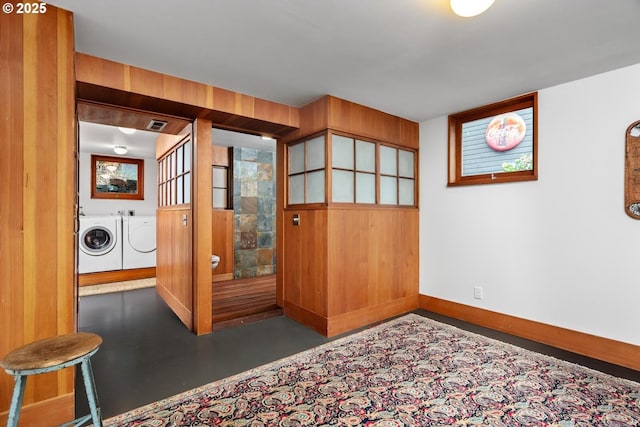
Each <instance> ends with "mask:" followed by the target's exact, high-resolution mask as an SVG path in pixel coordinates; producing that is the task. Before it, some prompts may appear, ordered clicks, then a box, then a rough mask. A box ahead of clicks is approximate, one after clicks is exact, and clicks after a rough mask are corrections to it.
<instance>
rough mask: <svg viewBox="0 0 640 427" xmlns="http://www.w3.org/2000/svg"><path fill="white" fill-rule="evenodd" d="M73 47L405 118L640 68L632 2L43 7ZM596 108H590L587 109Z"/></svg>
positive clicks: (193, 0) (217, 0) (141, 1)
mask: <svg viewBox="0 0 640 427" xmlns="http://www.w3.org/2000/svg"><path fill="white" fill-rule="evenodd" d="M53 3H54V4H55V5H57V6H59V7H62V8H65V9H68V10H71V11H73V12H74V16H75V27H76V41H75V46H76V50H77V51H79V52H83V53H87V54H90V55H95V56H99V57H102V58H106V59H111V60H115V61H118V62H122V63H126V64H131V65H135V66H139V67H142V68H146V69H150V70H155V71H158V72H162V73H166V74H170V75H174V76H179V77H182V78H186V79H190V80H195V81H199V82H203V83H207V84H210V85H213V86H218V87H222V88H225V89H229V90H233V91H237V92H241V93H245V94H248V95H252V96H256V97H259V98H264V99H268V100H271V101H276V102H281V103H284V104H288V105H292V106H298V107H299V106H302V105H304V104H306V103H308V102H310V101H313V100H314V99H316V98H317V97H319V96H321V95H324V94H330V95H334V96H337V97H339V98H343V99H347V100H350V101H354V102H357V103H360V104H364V105H367V106H370V107H373V108H377V109H380V110H382V111H386V112H388V113H391V114H395V115H398V116H401V117H404V118H407V119H411V120H415V121H424V120H426V119H429V118H433V117H437V116H441V115H446V114H450V113H453V112H457V111H461V110H466V109H469V108H472V107H476V106H480V105H483V104H486V103H490V102H493V101H497V100H501V99H505V98H508V97H511V96H515V95H518V94H522V93H526V92H529V91H532V90H536V89H542V88H546V87H550V86H553V85H556V84H559V83H563V82H566V81H570V80H576V79H579V78H582V77H586V76H589V75H594V74H598V73H601V72H605V71H609V70H612V69H616V68H621V67H624V66H627V65H632V64H637V63H640V43H639V41H640V23H639V17H640V1H639V0H608V1H605V0H496V1H495V3H494V5H493V6H492V7H491V8H490V9H489V10H488V11H487V12H486V13H484V14H482V15H480V16H478V17H474V18H460V17H457V16H455V15H453V13H452V12H451V11H450V9H449V7H448V0H180V1H178V0H164V1H158V0H136V1H131V0H110V1H104V0H53ZM594 101H597V100H594Z"/></svg>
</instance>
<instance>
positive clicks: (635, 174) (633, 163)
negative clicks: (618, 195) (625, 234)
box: [624, 121, 640, 219]
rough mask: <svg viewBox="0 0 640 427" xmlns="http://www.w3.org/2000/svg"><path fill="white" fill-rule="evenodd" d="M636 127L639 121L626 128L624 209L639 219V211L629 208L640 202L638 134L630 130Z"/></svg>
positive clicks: (639, 148)
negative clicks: (633, 133)
mask: <svg viewBox="0 0 640 427" xmlns="http://www.w3.org/2000/svg"><path fill="white" fill-rule="evenodd" d="M637 127H640V121H636V122H633V123H631V124H630V125H629V127H628V128H627V133H626V144H625V148H626V149H625V155H624V210H625V212H626V213H627V215H629V216H630V217H631V218H633V219H640V213H638V211H637V210H635V209H634V210H633V211H632V210H631V207H632V206H633V205H637V204H640V136H632V135H631V130H633V129H634V128H637ZM636 207H637V206H636Z"/></svg>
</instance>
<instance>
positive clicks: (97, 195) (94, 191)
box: [91, 154, 144, 200]
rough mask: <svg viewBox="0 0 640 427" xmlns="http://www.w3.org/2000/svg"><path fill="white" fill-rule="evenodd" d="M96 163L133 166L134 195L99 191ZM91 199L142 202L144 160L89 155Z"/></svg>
mask: <svg viewBox="0 0 640 427" xmlns="http://www.w3.org/2000/svg"><path fill="white" fill-rule="evenodd" d="M98 162H108V163H114V164H125V165H135V166H136V167H137V171H136V174H137V177H136V179H137V181H136V190H137V191H136V192H135V193H120V192H116V191H99V190H98V185H97V182H98V180H97V173H98V170H99V168H98ZM91 198H92V199H117V200H123V199H124V200H144V160H143V159H132V158H128V157H114V156H102V155H97V154H92V155H91Z"/></svg>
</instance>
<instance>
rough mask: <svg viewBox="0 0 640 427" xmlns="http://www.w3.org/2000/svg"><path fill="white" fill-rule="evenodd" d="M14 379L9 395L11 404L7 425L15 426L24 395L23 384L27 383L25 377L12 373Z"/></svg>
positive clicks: (8, 426)
mask: <svg viewBox="0 0 640 427" xmlns="http://www.w3.org/2000/svg"><path fill="white" fill-rule="evenodd" d="M13 377H14V378H15V380H16V383H15V385H14V386H13V395H12V396H11V406H10V407H9V417H8V418H7V427H16V426H17V425H18V417H19V416H20V408H21V407H22V398H23V397H24V386H25V384H26V383H27V377H26V376H23V375H14V376H13Z"/></svg>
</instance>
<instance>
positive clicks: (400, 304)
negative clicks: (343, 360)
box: [327, 295, 418, 337]
mask: <svg viewBox="0 0 640 427" xmlns="http://www.w3.org/2000/svg"><path fill="white" fill-rule="evenodd" d="M416 308H418V296H417V295H415V296H408V297H404V298H398V299H396V300H392V301H386V302H384V303H382V304H376V305H371V306H368V307H365V308H362V309H360V310H355V311H350V312H347V313H344V314H339V315H335V316H330V317H329V319H328V320H327V336H328V337H333V336H335V335H338V334H341V333H343V332H347V331H351V330H353V329H356V328H360V327H363V326H366V325H370V324H372V323H375V322H379V321H381V320H384V319H388V318H390V317H393V316H398V315H401V314H405V313H408V312H410V311H413V310H415V309H416Z"/></svg>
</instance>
